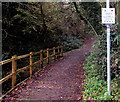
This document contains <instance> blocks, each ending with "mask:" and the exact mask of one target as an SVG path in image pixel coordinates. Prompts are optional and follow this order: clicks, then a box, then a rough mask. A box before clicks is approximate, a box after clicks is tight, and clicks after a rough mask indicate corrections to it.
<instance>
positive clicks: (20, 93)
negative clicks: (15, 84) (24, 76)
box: [12, 37, 94, 100]
mask: <svg viewBox="0 0 120 102" xmlns="http://www.w3.org/2000/svg"><path fill="white" fill-rule="evenodd" d="M93 41H94V40H93V39H91V37H87V38H86V40H85V44H84V47H83V48H81V49H77V50H73V51H71V52H68V53H66V54H64V58H61V59H59V60H58V61H56V62H53V63H52V64H50V65H48V66H47V68H46V69H45V70H43V71H42V72H39V73H38V74H36V75H35V76H34V77H33V79H31V80H28V81H27V83H25V85H26V86H25V87H23V88H19V89H15V91H13V92H12V93H13V94H14V93H15V94H16V93H17V94H16V95H14V96H13V97H12V99H17V100H19V99H21V100H80V99H82V90H83V88H82V83H83V80H84V78H85V76H84V70H83V63H84V61H85V58H86V57H87V55H88V53H89V52H90V51H91V46H92V44H93Z"/></svg>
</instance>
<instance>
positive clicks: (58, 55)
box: [57, 46, 60, 58]
mask: <svg viewBox="0 0 120 102" xmlns="http://www.w3.org/2000/svg"><path fill="white" fill-rule="evenodd" d="M59 57H60V46H58V54H57V58H59Z"/></svg>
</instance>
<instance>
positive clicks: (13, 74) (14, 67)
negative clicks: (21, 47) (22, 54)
mask: <svg viewBox="0 0 120 102" xmlns="http://www.w3.org/2000/svg"><path fill="white" fill-rule="evenodd" d="M16 57H17V56H16V55H14V56H12V89H13V88H14V86H15V84H16V68H17V63H16V61H15V60H16Z"/></svg>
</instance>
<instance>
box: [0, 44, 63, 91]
mask: <svg viewBox="0 0 120 102" xmlns="http://www.w3.org/2000/svg"><path fill="white" fill-rule="evenodd" d="M35 55H39V60H38V61H35V62H33V57H34V56H35ZM44 55H45V56H46V57H44ZM62 56H63V47H62V46H58V47H53V48H51V49H49V48H48V49H45V50H40V51H38V52H30V53H29V54H26V55H21V56H17V55H14V56H12V58H11V59H7V60H4V61H1V62H0V66H2V65H4V64H7V63H10V62H11V63H12V65H11V66H12V72H11V73H10V74H9V75H7V76H6V77H4V78H2V79H0V84H2V83H4V82H5V81H7V80H8V79H10V78H11V79H12V82H11V89H14V88H15V85H16V80H17V79H16V78H17V74H18V73H20V72H22V71H24V70H26V69H29V75H30V77H32V75H33V66H34V65H36V64H40V67H41V68H43V67H44V65H43V63H44V62H46V64H49V63H50V60H49V59H50V58H51V57H53V58H54V60H56V59H57V58H59V57H62ZM27 57H28V58H29V65H28V66H25V67H22V68H20V69H17V61H18V60H20V59H23V58H27Z"/></svg>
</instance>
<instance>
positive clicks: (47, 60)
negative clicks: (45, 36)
mask: <svg viewBox="0 0 120 102" xmlns="http://www.w3.org/2000/svg"><path fill="white" fill-rule="evenodd" d="M46 63H47V64H49V48H48V49H47V59H46Z"/></svg>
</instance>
